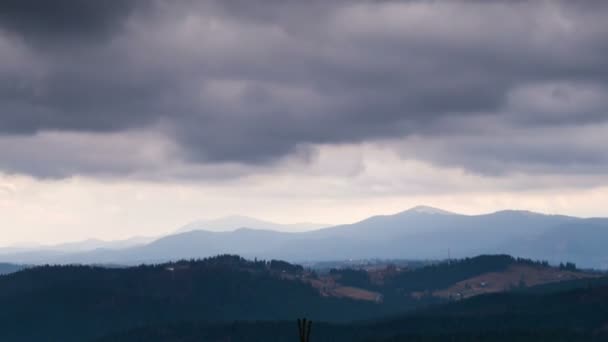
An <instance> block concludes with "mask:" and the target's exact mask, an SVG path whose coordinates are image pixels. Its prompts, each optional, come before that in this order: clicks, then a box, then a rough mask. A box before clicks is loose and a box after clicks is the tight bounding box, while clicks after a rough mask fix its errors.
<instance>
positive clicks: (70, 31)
mask: <svg viewBox="0 0 608 342" xmlns="http://www.w3.org/2000/svg"><path fill="white" fill-rule="evenodd" d="M138 4H141V1H140V0H112V1H96V0H53V1H37V0H3V1H1V2H0V26H1V27H2V28H3V29H5V30H8V31H10V32H13V33H15V34H17V35H22V36H23V37H25V38H27V39H35V40H36V44H44V42H45V40H48V39H51V40H72V39H73V40H78V41H79V42H80V43H87V41H89V40H91V39H97V38H103V37H106V36H108V35H111V34H112V33H114V32H116V31H117V30H119V29H120V26H121V25H122V23H123V22H124V20H125V18H126V17H128V16H129V14H130V13H131V11H132V10H133V9H134V8H135V7H136V6H138Z"/></svg>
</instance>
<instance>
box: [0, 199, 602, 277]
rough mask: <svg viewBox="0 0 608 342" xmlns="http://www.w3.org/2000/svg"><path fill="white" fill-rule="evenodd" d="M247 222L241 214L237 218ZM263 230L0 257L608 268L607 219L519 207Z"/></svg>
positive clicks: (421, 210)
mask: <svg viewBox="0 0 608 342" xmlns="http://www.w3.org/2000/svg"><path fill="white" fill-rule="evenodd" d="M241 219H242V218H240V217H238V220H236V221H239V220H241ZM253 220H255V219H253ZM233 221H235V220H233ZM224 222H226V221H224ZM260 222H261V223H262V224H266V223H267V222H265V221H261V220H258V221H255V222H254V223H257V224H259V223H260ZM217 227H220V226H217ZM259 227H260V225H258V227H256V228H257V229H252V227H242V228H238V227H233V229H232V230H230V231H221V232H214V231H208V230H205V229H198V226H189V227H188V229H182V230H188V231H184V232H179V233H176V234H171V235H167V236H164V237H161V238H159V239H156V240H154V241H152V242H149V243H146V244H140V245H136V246H130V247H126V248H118V249H110V248H98V249H95V250H92V251H91V250H85V251H77V252H71V253H61V254H57V253H55V254H50V255H49V254H48V253H47V255H43V256H37V255H35V253H33V254H32V253H29V254H23V253H21V254H19V253H17V254H10V255H7V254H5V255H0V261H6V262H14V263H117V264H138V263H155V262H164V261H169V260H176V259H181V258H202V257H209V256H212V255H216V254H223V253H235V254H239V255H242V256H244V257H247V258H256V257H257V258H276V259H282V260H288V261H293V262H304V261H323V260H347V259H374V258H380V259H445V258H447V257H448V256H450V255H451V256H452V257H467V256H473V255H479V254H497V253H504V254H511V255H515V256H520V257H528V258H535V259H542V260H548V261H550V262H553V263H559V262H562V261H564V262H565V261H572V262H575V263H577V264H578V265H579V266H584V267H598V268H608V249H606V248H603V247H604V246H606V245H608V219H604V218H596V219H583V218H577V217H571V216H563V215H545V214H539V213H534V212H529V211H518V210H504V211H498V212H495V213H491V214H483V215H462V214H457V213H451V212H447V211H444V210H441V209H437V208H432V207H426V206H418V207H414V208H411V209H409V210H406V211H402V212H400V213H397V214H394V215H380V216H373V217H370V218H367V219H365V220H362V221H359V222H356V223H352V224H344V225H337V226H332V227H327V228H322V229H316V230H310V231H304V232H285V231H276V230H274V229H265V228H263V226H262V228H259ZM190 228H195V229H190ZM201 228H204V227H202V226H201ZM220 228H221V227H220ZM237 228H238V229H237Z"/></svg>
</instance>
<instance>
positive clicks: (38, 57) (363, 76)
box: [0, 0, 608, 245]
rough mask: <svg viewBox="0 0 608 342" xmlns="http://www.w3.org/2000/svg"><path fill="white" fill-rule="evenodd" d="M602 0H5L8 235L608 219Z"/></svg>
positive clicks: (607, 46)
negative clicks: (462, 216) (257, 223)
mask: <svg viewBox="0 0 608 342" xmlns="http://www.w3.org/2000/svg"><path fill="white" fill-rule="evenodd" d="M606 16H608V2H605V1H584V2H577V1H576V2H575V1H566V0H564V1H516V0H510V1H508V0H504V1H473V0H470V1H457V0H450V1H389V0H376V1H371V0H370V1H355V0H349V1H346V0H344V1H341V0H335V1H331V0H329V1H328V0H323V1H321V0H319V1H316V0H312V1H295V0H294V1H288V0H287V1H286V0H280V1H279V0H215V1H213V0H209V1H188V0H183V1H182V0H177V1H173V0H150V1H148V0H114V1H98V0H54V1H37V0H3V1H1V2H0V245H1V244H4V245H7V244H13V243H21V242H43V243H51V242H59V241H66V240H78V239H83V238H88V237H97V238H105V239H111V238H122V237H128V236H132V235H155V234H161V233H165V232H167V231H170V230H173V229H176V228H177V227H179V226H180V225H183V224H185V223H187V222H189V221H191V220H194V219H198V218H213V217H219V216H223V215H227V214H243V215H251V216H257V217H261V218H266V219H269V220H275V221H278V222H285V223H289V222H300V221H312V222H323V223H341V222H351V221H355V220H358V219H361V218H364V217H366V216H369V215H373V214H382V213H393V212H396V211H401V210H404V209H407V208H408V207H411V206H414V205H417V204H427V205H433V206H438V207H442V208H444V209H448V210H453V211H459V212H463V213H471V214H472V213H482V212H489V211H492V210H499V209H505V208H520V209H529V210H535V211H541V212H545V213H565V214H572V215H579V216H608V209H607V208H608V207H606V205H605V203H608V148H607V146H608V58H606V56H608V21H606V20H605V18H606Z"/></svg>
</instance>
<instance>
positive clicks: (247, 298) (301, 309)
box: [0, 256, 388, 341]
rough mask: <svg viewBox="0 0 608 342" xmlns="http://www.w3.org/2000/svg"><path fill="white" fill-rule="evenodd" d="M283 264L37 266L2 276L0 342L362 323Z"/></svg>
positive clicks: (352, 305) (368, 311) (370, 310)
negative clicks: (169, 326)
mask: <svg viewBox="0 0 608 342" xmlns="http://www.w3.org/2000/svg"><path fill="white" fill-rule="evenodd" d="M285 266H286V265H285V264H282V263H276V262H266V261H257V262H254V261H247V260H245V259H242V258H239V257H235V256H220V257H216V258H209V259H205V260H198V261H182V262H177V263H169V264H163V265H153V266H138V267H133V268H124V269H117V268H114V269H108V268H101V267H90V266H43V267H36V268H31V269H27V270H24V271H21V272H17V273H14V274H10V275H5V276H1V277H0V308H2V309H1V310H0V341H84V340H87V339H91V338H95V337H100V336H102V335H105V334H108V333H110V332H112V331H120V330H126V329H132V328H134V327H137V326H142V325H149V324H162V323H166V322H171V321H180V320H193V319H196V320H209V321H231V320H277V319H280V320H283V319H296V318H297V317H299V316H301V315H308V316H310V317H315V318H318V319H321V320H328V321H336V320H351V319H367V318H371V317H376V316H378V315H383V314H386V313H387V312H388V311H386V309H385V308H384V307H381V306H377V305H374V304H373V303H367V302H361V301H353V300H346V299H337V298H325V297H322V296H320V295H319V293H318V292H317V291H316V290H315V289H313V288H311V287H310V286H309V285H307V284H305V283H302V282H300V281H296V280H284V279H280V278H279V277H277V276H274V275H273V272H275V271H273V270H277V268H278V270H283V269H284V268H285Z"/></svg>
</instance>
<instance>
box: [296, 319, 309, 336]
mask: <svg viewBox="0 0 608 342" xmlns="http://www.w3.org/2000/svg"><path fill="white" fill-rule="evenodd" d="M311 328H312V321H309V320H307V319H306V318H303V319H299V318H298V332H299V334H300V342H310V330H311Z"/></svg>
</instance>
